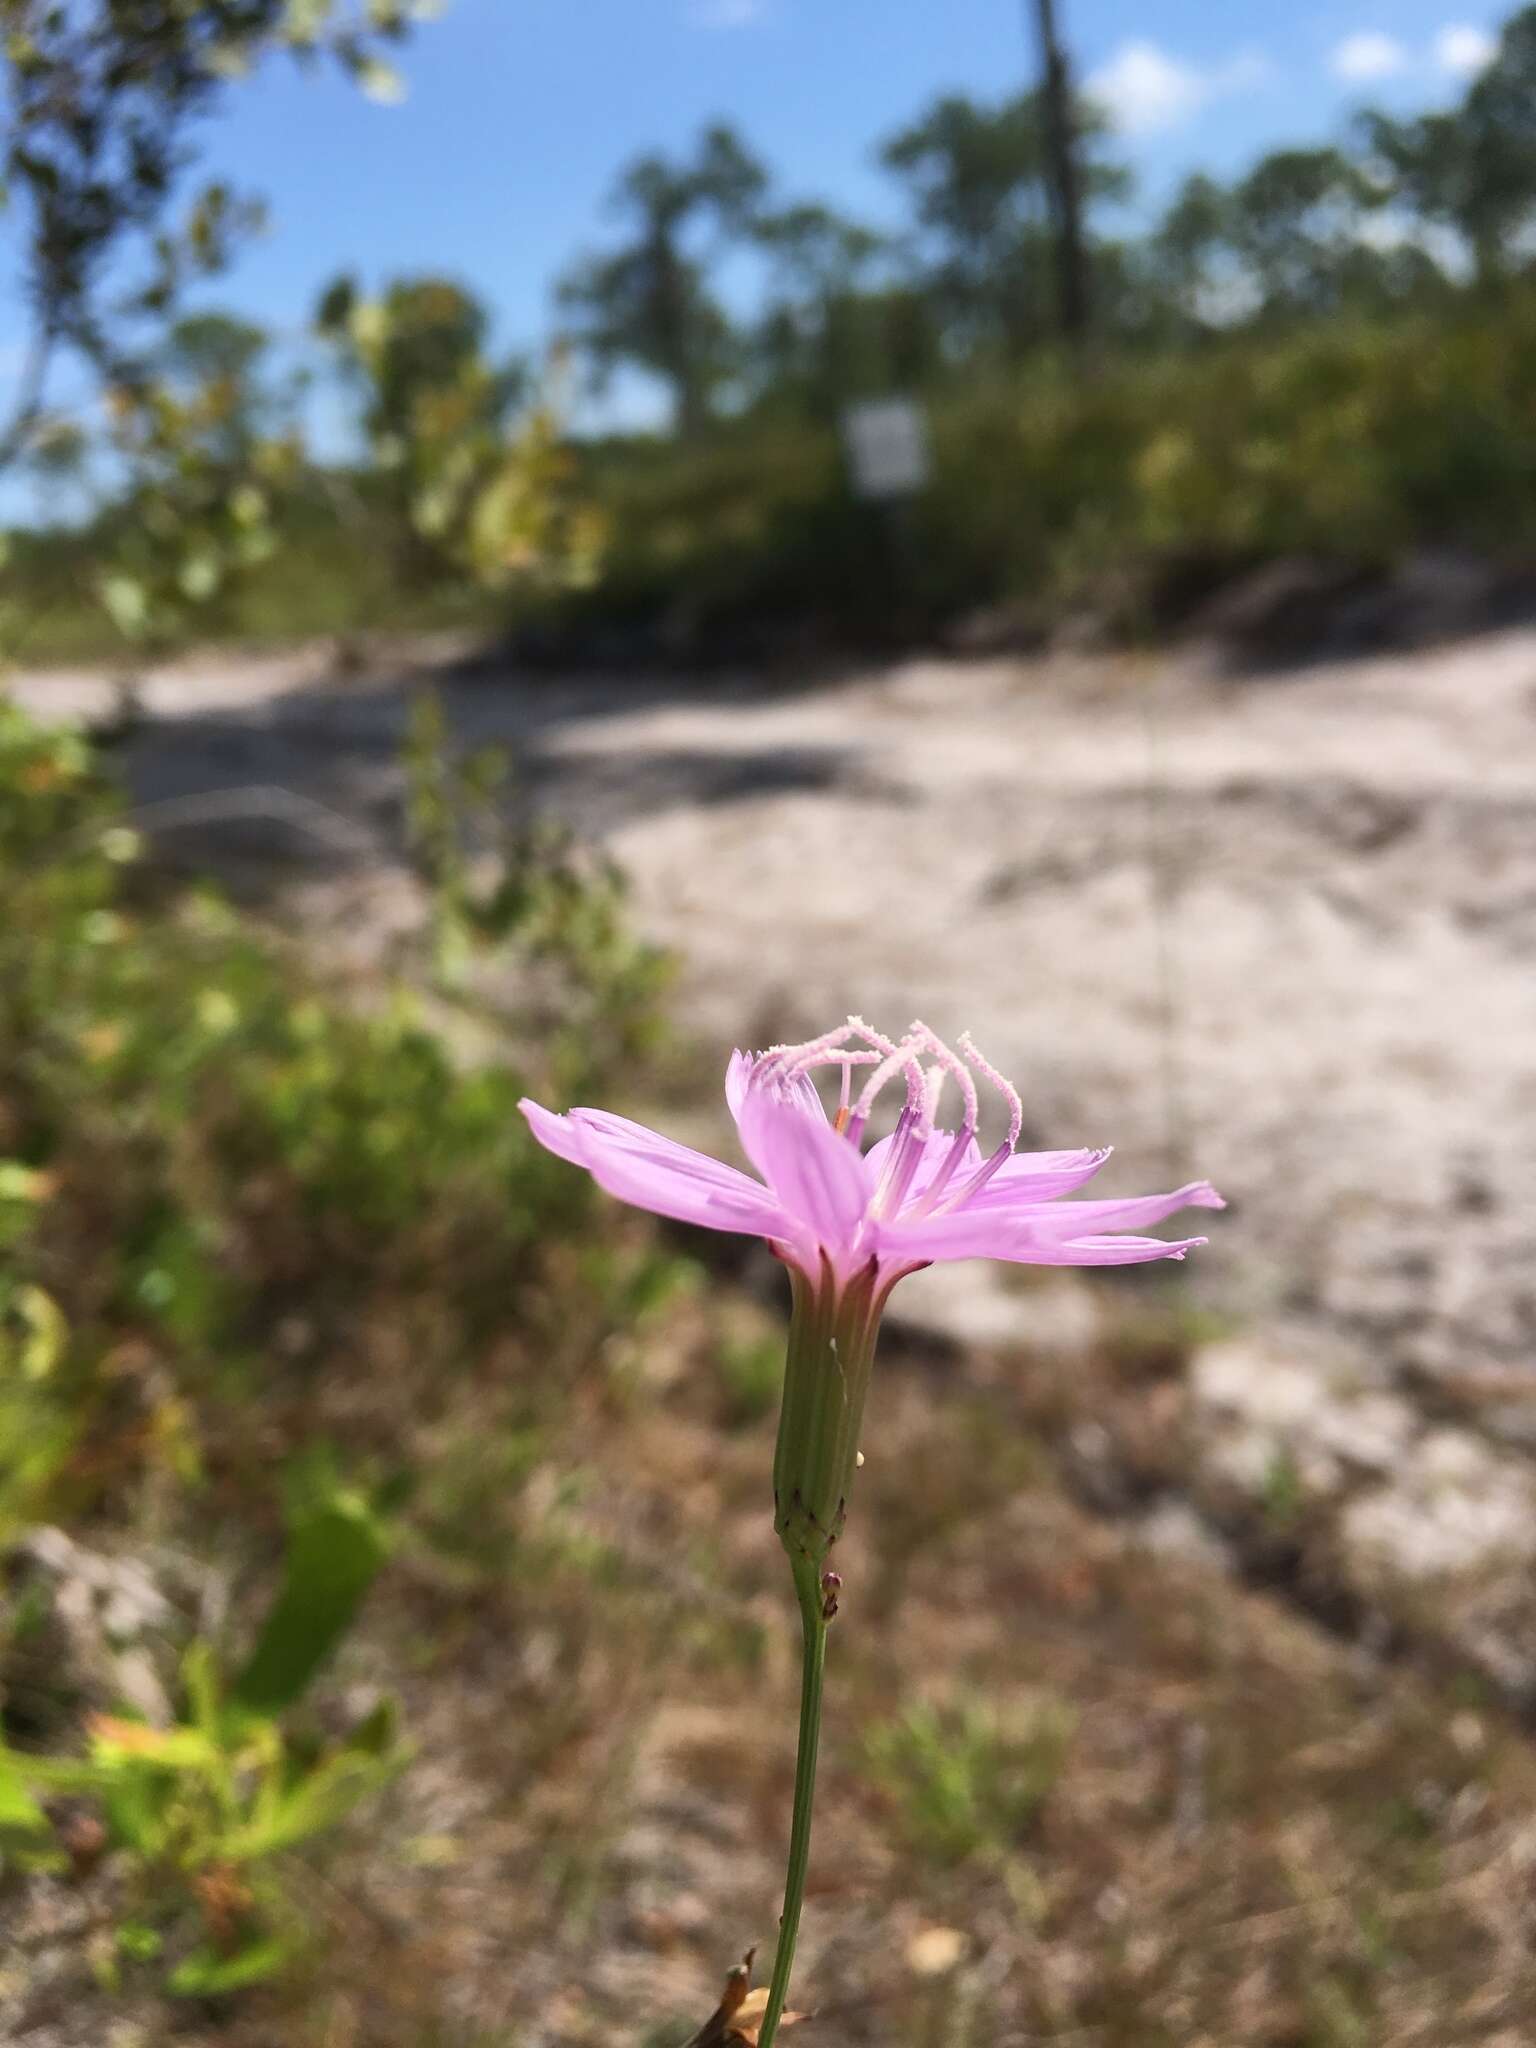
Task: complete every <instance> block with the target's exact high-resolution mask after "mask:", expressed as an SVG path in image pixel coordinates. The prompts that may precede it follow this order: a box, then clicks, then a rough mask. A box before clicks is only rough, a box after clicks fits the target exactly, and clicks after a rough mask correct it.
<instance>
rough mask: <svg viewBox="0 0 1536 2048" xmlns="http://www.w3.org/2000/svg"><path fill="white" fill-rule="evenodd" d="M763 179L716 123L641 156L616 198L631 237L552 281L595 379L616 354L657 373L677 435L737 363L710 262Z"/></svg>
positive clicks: (749, 218) (749, 213)
mask: <svg viewBox="0 0 1536 2048" xmlns="http://www.w3.org/2000/svg"><path fill="white" fill-rule="evenodd" d="M767 183H768V180H767V174H766V172H765V171H764V169H763V167H762V166H761V164H759V163H758V161H757V159H756V158H755V157H754V156H753V155H752V154H751V152H750V151H749V150H748V149H747V148H746V146H745V144H743V143H742V142H741V140H740V139H739V138H738V137H737V135H736V134H735V133H734V132H733V131H732V130H731V129H730V128H727V127H724V126H721V125H718V124H717V125H716V126H714V127H711V128H707V129H706V130H705V131H704V133H703V134H702V135H701V136H700V138H699V142H698V145H697V147H696V149H695V151H694V153H693V155H692V157H691V158H689V159H686V160H685V161H683V162H681V163H674V162H672V161H670V160H669V159H668V158H666V157H664V156H660V155H654V154H653V155H649V156H642V157H638V158H636V159H635V161H634V162H633V163H631V164H630V165H629V166H628V167H627V169H625V170H624V171H623V172H622V173H621V175H620V178H619V181H618V184H617V185H616V187H615V189H614V194H613V199H612V202H611V205H612V210H613V211H614V212H616V213H617V214H619V215H620V216H621V217H622V218H624V219H626V220H627V221H628V222H630V223H631V226H632V230H633V232H632V236H631V239H630V240H629V241H628V242H627V243H625V244H624V245H623V246H622V247H620V248H618V249H616V250H614V251H613V252H612V253H611V254H610V255H606V256H591V257H587V258H584V259H583V260H582V261H581V262H579V263H578V264H577V265H576V266H575V267H574V268H573V269H572V270H571V271H570V272H568V273H567V275H566V276H565V278H564V279H562V281H561V283H560V285H559V287H558V299H559V303H560V306H561V308H562V309H563V311H564V312H565V313H566V315H567V316H568V318H569V320H570V328H569V334H570V338H571V339H572V340H573V341H574V342H575V343H576V344H577V345H578V346H579V347H580V348H581V349H582V350H583V351H584V352H585V354H586V356H587V358H588V361H589V362H590V364H591V365H592V367H593V369H594V371H595V373H596V376H597V380H598V382H599V383H602V382H604V381H605V380H606V379H607V377H608V376H609V375H610V374H611V372H612V371H613V370H614V369H615V368H616V367H617V366H618V365H619V364H622V363H632V364H634V365H635V366H637V367H638V368H640V369H642V370H646V371H649V372H650V373H651V374H652V375H654V376H657V377H660V378H661V379H662V381H663V382H664V383H665V384H666V385H667V387H668V389H669V391H670V393H671V397H672V411H673V421H674V425H675V427H676V429H677V431H678V432H679V433H681V434H683V435H693V434H697V433H698V432H699V431H700V430H701V428H702V427H703V426H704V425H705V424H706V423H707V421H708V419H709V415H710V409H711V402H712V399H713V397H714V394H715V392H716V391H717V389H718V388H719V386H720V384H721V383H722V382H723V381H724V380H725V378H726V377H727V375H728V374H729V372H730V370H731V367H732V350H731V342H732V330H731V324H730V322H729V320H728V319H727V317H726V315H725V313H724V311H723V309H722V308H721V306H720V304H719V302H718V301H717V300H716V299H715V297H714V296H713V294H712V293H711V291H710V289H709V271H710V268H711V265H712V263H713V261H714V260H715V258H716V257H718V255H719V254H720V253H721V251H722V249H723V247H724V245H725V243H726V242H727V241H728V239H729V238H730V237H732V236H739V235H742V234H744V233H746V232H748V231H749V230H750V228H751V226H752V224H753V222H754V220H755V218H756V216H757V213H758V210H759V208H760V205H761V202H762V198H763V194H764V192H765V191H766V189H767ZM701 229H702V230H703V231H704V238H703V239H702V241H701V240H700V237H699V232H698V231H699V230H701Z"/></svg>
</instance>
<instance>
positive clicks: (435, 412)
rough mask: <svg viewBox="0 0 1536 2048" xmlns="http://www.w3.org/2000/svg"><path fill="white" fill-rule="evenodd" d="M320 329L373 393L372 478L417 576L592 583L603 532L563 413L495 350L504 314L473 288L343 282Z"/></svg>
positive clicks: (366, 421) (367, 394)
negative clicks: (372, 291) (362, 289)
mask: <svg viewBox="0 0 1536 2048" xmlns="http://www.w3.org/2000/svg"><path fill="white" fill-rule="evenodd" d="M316 326H317V328H318V331H319V332H320V333H321V335H322V336H324V338H325V339H326V340H328V341H329V342H330V343H331V344H332V346H333V347H334V349H335V350H336V353H337V357H338V360H339V362H340V363H341V366H342V368H343V371H344V373H345V375H346V378H347V381H348V383H349V384H350V386H351V387H352V389H353V390H354V391H355V392H356V393H357V394H358V395H359V397H360V399H361V403H362V420H361V424H362V428H363V433H364V435H365V437H366V439H367V442H368V445H369V449H370V452H371V454H372V456H373V462H374V470H373V476H372V478H371V479H370V482H371V484H372V485H373V486H374V487H375V489H376V490H377V492H378V494H379V495H381V496H382V498H383V500H384V502H385V504H386V505H387V507H388V509H389V511H390V513H391V515H392V518H393V520H394V522H395V532H396V534H397V535H398V536H399V537H400V539H401V541H402V542H403V544H404V555H403V560H402V568H403V569H404V571H405V572H406V573H407V574H408V575H410V576H412V577H413V578H415V579H417V580H419V581H423V582H425V581H431V580H438V579H440V578H441V577H442V575H443V574H444V572H445V571H447V572H450V573H455V574H458V573H465V572H467V573H468V574H469V575H470V576H472V577H473V578H474V579H475V580H476V581H477V582H479V583H481V584H483V585H485V586H488V587H503V586H505V585H508V584H510V583H512V582H514V581H519V580H522V581H530V580H540V581H543V582H545V583H550V582H571V581H578V580H581V579H582V578H583V577H584V576H585V575H586V573H587V572H588V570H589V568H590V566H591V564H592V562H593V560H594V559H595V554H596V549H597V546H598V542H599V539H600V535H599V532H598V526H597V522H596V520H595V517H594V515H593V514H592V512H591V510H590V508H589V507H587V506H586V505H585V504H583V503H582V502H581V501H580V500H579V498H578V497H577V496H576V495H575V493H574V490H573V471H572V464H571V460H570V455H569V451H568V449H567V448H566V446H565V443H564V441H563V439H562V437H561V435H560V433H559V430H558V423H557V421H556V418H555V413H554V409H553V407H552V406H551V405H550V404H549V403H548V402H546V401H543V400H541V399H539V398H538V397H537V396H536V395H535V394H533V393H532V391H531V389H530V385H531V380H530V378H529V374H528V370H527V366H526V365H525V364H524V363H523V362H522V361H521V359H519V358H516V357H509V358H506V359H504V360H499V361H498V360H496V359H495V358H493V357H492V356H490V355H489V354H488V353H487V341H488V337H489V330H490V317H489V315H488V313H487V311H486V308H485V306H484V304H483V303H482V302H481V301H480V300H479V299H478V298H476V297H475V295H474V294H473V293H472V292H470V291H468V290H467V289H466V288H465V287H464V286H463V285H460V284H456V283H454V282H453V280H452V279H449V278H441V277H414V278H397V279H395V281H394V282H393V283H391V284H390V285H388V286H387V287H386V289H385V290H384V292H383V293H382V295H381V296H380V297H379V298H377V299H365V298H363V297H362V296H361V295H360V294H359V292H358V290H357V287H356V285H355V284H354V283H353V282H352V280H351V279H349V278H339V279H337V281H336V282H335V283H334V284H332V285H331V286H330V287H329V289H328V290H327V291H326V292H325V294H324V295H323V297H322V299H321V302H320V306H319V309H318V311H317V315H316ZM525 401H527V403H526V404H525ZM520 407H521V408H523V410H522V411H521V412H520V413H519V412H518V409H519V408H520ZM514 415H516V416H514Z"/></svg>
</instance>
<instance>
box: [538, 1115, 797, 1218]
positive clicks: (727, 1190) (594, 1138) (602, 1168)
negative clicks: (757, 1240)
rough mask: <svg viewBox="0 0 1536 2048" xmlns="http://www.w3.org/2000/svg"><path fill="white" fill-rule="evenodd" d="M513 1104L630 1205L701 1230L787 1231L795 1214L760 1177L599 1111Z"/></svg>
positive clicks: (554, 1145)
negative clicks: (558, 1111) (555, 1110)
mask: <svg viewBox="0 0 1536 2048" xmlns="http://www.w3.org/2000/svg"><path fill="white" fill-rule="evenodd" d="M518 1107H519V1108H520V1109H521V1110H522V1112H523V1114H524V1116H525V1117H527V1119H528V1125H529V1128H530V1129H531V1130H532V1132H533V1135H534V1136H535V1137H536V1138H537V1139H538V1141H539V1143H540V1144H541V1145H543V1146H545V1147H546V1149H547V1150H549V1151H551V1152H554V1153H556V1154H557V1155H558V1156H559V1157H560V1158H561V1159H568V1160H570V1161H571V1162H572V1164H573V1165H576V1166H584V1167H585V1168H586V1170H587V1171H588V1173H590V1174H591V1176H592V1178H593V1179H594V1180H595V1181H596V1182H597V1184H598V1186H599V1187H600V1188H604V1189H606V1190H607V1192H608V1193H609V1194H610V1195H615V1196H617V1197H618V1199H619V1200H620V1201H621V1202H630V1203H632V1204H633V1205H634V1206H635V1208H637V1209H649V1210H650V1211H651V1213H652V1214H653V1215H656V1216H670V1217H673V1218H674V1219H675V1220H676V1221H677V1222H679V1223H697V1224H701V1225H702V1226H703V1227H704V1228H705V1229H708V1230H730V1231H738V1232H741V1233H743V1234H745V1235H748V1236H752V1237H769V1238H786V1237H789V1236H791V1235H792V1234H793V1233H794V1227H795V1226H794V1220H793V1218H792V1217H790V1216H787V1215H786V1214H785V1213H784V1210H783V1208H782V1207H781V1206H780V1204H779V1203H778V1202H776V1201H775V1200H774V1198H773V1195H772V1194H771V1192H770V1191H769V1190H768V1189H767V1188H765V1187H764V1186H763V1185H762V1183H761V1182H760V1181H755V1180H753V1179H751V1178H750V1177H749V1176H748V1175H747V1174H744V1173H740V1172H738V1171H737V1169H736V1168H735V1167H734V1166H726V1165H724V1164H723V1163H722V1162H721V1161H720V1160H718V1159H711V1158H709V1157H708V1155H707V1154H706V1153H703V1152H695V1151H693V1150H692V1149H691V1148H690V1147H689V1146H687V1145H679V1144H677V1143H675V1142H674V1141H673V1140H672V1139H671V1138H664V1137H662V1135H661V1134H660V1132H658V1131H651V1130H647V1129H646V1127H645V1125H644V1124H636V1123H631V1122H630V1120H629V1119H628V1118H627V1117H621V1116H612V1115H610V1114H609V1113H608V1112H607V1111H606V1110H597V1109H573V1110H572V1111H571V1113H570V1115H569V1116H556V1115H554V1114H553V1113H552V1112H551V1111H549V1110H547V1109H542V1108H541V1107H540V1106H539V1104H538V1103H536V1102H531V1101H528V1100H526V1099H525V1100H524V1101H523V1102H521V1103H519V1105H518Z"/></svg>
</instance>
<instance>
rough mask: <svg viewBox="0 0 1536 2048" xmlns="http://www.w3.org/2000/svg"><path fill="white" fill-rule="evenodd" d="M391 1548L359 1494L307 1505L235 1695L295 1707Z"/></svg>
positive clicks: (245, 1705) (278, 1709) (260, 1709)
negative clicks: (273, 1597) (269, 1608)
mask: <svg viewBox="0 0 1536 2048" xmlns="http://www.w3.org/2000/svg"><path fill="white" fill-rule="evenodd" d="M388 1553H389V1546H388V1542H387V1540H386V1537H385V1533H384V1530H383V1527H382V1526H381V1524H380V1523H379V1521H378V1518H377V1517H376V1516H375V1515H374V1513H373V1512H372V1510H371V1509H370V1508H369V1506H368V1504H367V1502H366V1501H364V1500H363V1499H362V1498H361V1497H360V1496H359V1495H357V1494H352V1493H346V1492H340V1491H338V1492H336V1493H334V1494H332V1495H331V1496H330V1497H329V1498H326V1499H324V1500H321V1501H320V1502H318V1503H316V1504H314V1505H312V1506H308V1507H306V1508H303V1509H301V1510H300V1511H299V1513H298V1515H297V1516H296V1518H295V1520H294V1522H293V1525H292V1527H291V1529H290V1531H289V1537H288V1557H287V1565H286V1569H285V1571H284V1575H283V1584H282V1587H281V1590H280V1591H279V1593H278V1596H277V1600H276V1602H275V1603H274V1605H273V1608H272V1611H271V1613H270V1614H269V1615H268V1616H267V1619H266V1622H265V1624H264V1626H263V1628H262V1631H261V1634H260V1636H259V1637H258V1638H257V1641H256V1647H255V1649H254V1650H253V1651H252V1652H251V1657H250V1662H249V1663H248V1664H247V1665H246V1667H245V1669H244V1671H243V1672H242V1673H241V1674H240V1676H239V1678H238V1679H237V1680H236V1681H235V1687H234V1691H233V1694H232V1695H231V1703H232V1704H233V1705H234V1706H235V1707H237V1708H239V1709H241V1710H242V1711H244V1712H246V1713H250V1714H266V1715H270V1714H280V1713H282V1712H283V1710H284V1709H285V1708H287V1707H291V1706H292V1705H293V1703H294V1701H295V1700H297V1699H299V1698H300V1697H301V1696H302V1694H303V1692H304V1690H305V1688H306V1687H307V1686H308V1685H309V1682H310V1680H311V1679H312V1678H313V1677H314V1675H315V1673H316V1672H317V1671H318V1670H319V1668H320V1666H321V1665H322V1664H323V1663H324V1662H325V1660H326V1658H327V1657H329V1656H330V1654H331V1652H332V1651H333V1650H334V1649H335V1647H336V1645H337V1644H338V1643H339V1642H340V1640H341V1638H342V1637H343V1636H344V1635H345V1634H346V1632H347V1630H348V1628H349V1627H350V1626H351V1624H352V1619H353V1617H354V1615H355V1614H356V1613H357V1610H358V1608H359V1607H360V1606H361V1604H362V1601H363V1596H364V1595H365V1594H366V1593H367V1591H368V1588H369V1587H370V1586H371V1585H372V1584H373V1582H374V1580H375V1579H376V1578H377V1577H378V1575H379V1572H380V1570H381V1569H382V1567H383V1564H384V1561H385V1558H386V1557H387V1556H388Z"/></svg>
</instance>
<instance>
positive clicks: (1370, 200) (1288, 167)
mask: <svg viewBox="0 0 1536 2048" xmlns="http://www.w3.org/2000/svg"><path fill="white" fill-rule="evenodd" d="M1379 204H1380V194H1379V193H1378V192H1377V191H1376V190H1375V189H1374V188H1373V187H1372V185H1371V184H1370V182H1369V180H1368V179H1367V178H1366V176H1365V174H1364V172H1363V171H1362V170H1361V168H1360V166H1359V165H1358V164H1356V163H1354V162H1352V161H1351V159H1350V158H1349V157H1347V156H1345V155H1344V153H1343V152H1342V151H1341V150H1337V149H1280V150H1274V151H1272V152H1271V153H1270V154H1269V155H1268V156H1265V157H1262V158H1260V160H1259V162H1258V163H1257V164H1255V165H1254V167H1253V169H1252V170H1251V171H1250V172H1249V173H1248V175H1247V176H1246V177H1245V178H1242V179H1240V180H1239V181H1238V183H1237V184H1236V186H1234V187H1233V189H1232V192H1231V194H1230V196H1229V201H1228V206H1227V235H1228V239H1229V242H1230V245H1231V249H1232V253H1233V255H1234V256H1235V258H1236V260H1237V262H1238V264H1239V266H1240V267H1241V271H1242V273H1243V275H1244V277H1245V278H1246V280H1247V282H1248V284H1249V286H1250V287H1251V290H1252V293H1253V295H1254V300H1255V303H1256V307H1257V310H1258V311H1259V312H1260V313H1262V314H1264V315H1266V316H1268V317H1285V316H1290V315H1296V314H1307V313H1325V312H1333V311H1337V310H1338V308H1339V306H1340V305H1341V304H1342V303H1343V302H1344V300H1345V299H1346V298H1348V297H1350V296H1351V295H1352V292H1351V288H1352V287H1355V288H1356V289H1358V287H1359V286H1360V284H1361V283H1362V282H1363V281H1364V279H1365V276H1366V274H1367V273H1370V272H1371V271H1372V270H1373V268H1374V266H1375V261H1376V252H1374V251H1373V250H1372V249H1371V248H1370V246H1369V244H1368V243H1367V242H1366V240H1365V239H1364V238H1363V231H1364V227H1365V222H1366V219H1367V216H1368V215H1370V214H1371V213H1373V212H1374V211H1375V210H1376V209H1377V208H1378V206H1379Z"/></svg>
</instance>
